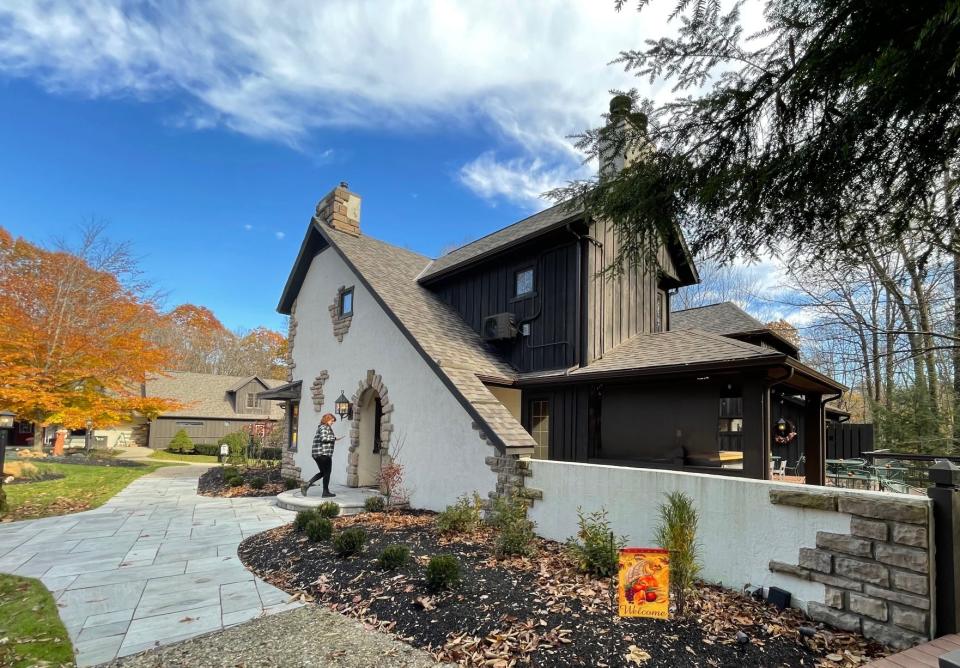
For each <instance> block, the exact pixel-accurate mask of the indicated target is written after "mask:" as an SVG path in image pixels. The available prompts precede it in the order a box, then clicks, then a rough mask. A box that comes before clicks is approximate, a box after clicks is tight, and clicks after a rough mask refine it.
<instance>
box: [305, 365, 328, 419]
mask: <svg viewBox="0 0 960 668" xmlns="http://www.w3.org/2000/svg"><path fill="white" fill-rule="evenodd" d="M329 378H330V374H329V372H327V370H326V369H324V370H323V371H321V372H320V373H318V374H317V377H316V378H314V379H313V383H311V385H310V397H311V398H312V399H313V410H315V411H316V412H317V413H321V412H323V385H324V383H326V382H327V380H328V379H329Z"/></svg>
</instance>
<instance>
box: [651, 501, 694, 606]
mask: <svg viewBox="0 0 960 668" xmlns="http://www.w3.org/2000/svg"><path fill="white" fill-rule="evenodd" d="M666 496H667V500H666V502H665V503H662V504H660V508H659V515H660V522H659V524H658V525H657V528H656V531H655V533H654V535H655V537H656V541H657V544H658V545H660V547H662V548H664V549H667V550H669V551H670V595H671V596H672V598H673V600H674V601H675V602H676V604H677V614H678V615H683V614H684V610H685V608H686V604H687V599H688V598H689V596H690V594H691V593H692V592H693V586H694V584H695V581H696V578H697V575H698V574H699V573H700V568H701V564H700V545H699V544H698V543H697V524H698V522H699V521H700V517H699V513H698V512H697V508H696V506H694V505H693V499H691V498H690V497H689V496H687V495H686V494H684V493H683V492H671V493H670V494H667V495H666Z"/></svg>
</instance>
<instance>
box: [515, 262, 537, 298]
mask: <svg viewBox="0 0 960 668" xmlns="http://www.w3.org/2000/svg"><path fill="white" fill-rule="evenodd" d="M513 277H514V292H513V295H514V297H527V296H529V295H532V294H533V278H534V276H533V267H527V268H525V269H519V270H517V272H516V273H515V274H514V275H513Z"/></svg>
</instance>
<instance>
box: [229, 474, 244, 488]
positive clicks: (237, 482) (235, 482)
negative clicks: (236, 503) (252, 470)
mask: <svg viewBox="0 0 960 668" xmlns="http://www.w3.org/2000/svg"><path fill="white" fill-rule="evenodd" d="M244 482H245V481H244V479H243V476H240V475H235V476H233V477H232V478H228V479H227V484H228V485H229V486H230V487H243V485H244Z"/></svg>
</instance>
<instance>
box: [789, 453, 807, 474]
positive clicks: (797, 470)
mask: <svg viewBox="0 0 960 668" xmlns="http://www.w3.org/2000/svg"><path fill="white" fill-rule="evenodd" d="M806 461H807V456H806V455H800V458H799V459H798V460H797V463H796V464H794V465H793V466H785V467H784V475H803V466H804V464H805V463H806ZM784 464H786V460H784Z"/></svg>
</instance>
